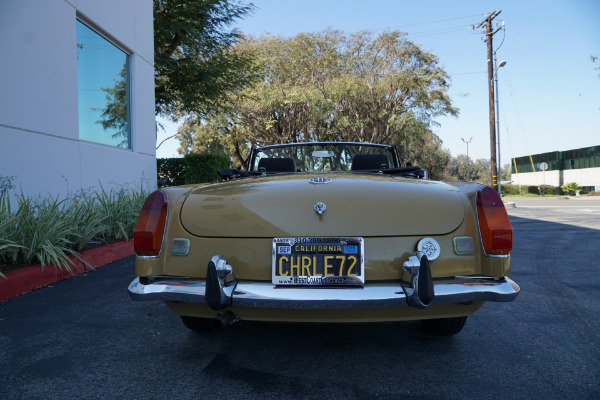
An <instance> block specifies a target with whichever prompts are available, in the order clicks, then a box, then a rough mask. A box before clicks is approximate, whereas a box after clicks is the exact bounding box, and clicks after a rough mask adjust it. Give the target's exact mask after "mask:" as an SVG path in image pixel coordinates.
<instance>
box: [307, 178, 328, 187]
mask: <svg viewBox="0 0 600 400" xmlns="http://www.w3.org/2000/svg"><path fill="white" fill-rule="evenodd" d="M308 182H310V183H312V184H315V185H317V184H320V183H331V182H333V180H332V179H331V178H328V177H326V176H319V177H315V178H310V181H308Z"/></svg>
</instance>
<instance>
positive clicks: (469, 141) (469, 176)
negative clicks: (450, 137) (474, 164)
mask: <svg viewBox="0 0 600 400" xmlns="http://www.w3.org/2000/svg"><path fill="white" fill-rule="evenodd" d="M460 140H462V141H463V143H465V144H466V145H467V180H468V181H470V180H471V168H470V164H469V143H471V141H472V140H473V138H471V139H469V140H465V138H460Z"/></svg>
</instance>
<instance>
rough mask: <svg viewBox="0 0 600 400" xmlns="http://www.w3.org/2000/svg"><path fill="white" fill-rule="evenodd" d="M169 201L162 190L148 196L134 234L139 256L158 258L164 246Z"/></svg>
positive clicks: (136, 251) (134, 245) (135, 247)
mask: <svg viewBox="0 0 600 400" xmlns="http://www.w3.org/2000/svg"><path fill="white" fill-rule="evenodd" d="M168 204H169V200H168V199H167V195H166V194H165V192H163V191H162V190H157V191H156V192H153V193H152V194H150V196H148V198H147V199H146V202H145V203H144V206H143V207H142V211H141V212H140V216H139V218H138V220H137V224H135V232H134V233H133V249H134V251H135V254H137V255H138V256H157V255H158V254H159V253H160V248H161V246H162V240H163V234H164V232H165V222H166V220H167V206H168Z"/></svg>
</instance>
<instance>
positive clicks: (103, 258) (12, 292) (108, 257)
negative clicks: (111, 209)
mask: <svg viewBox="0 0 600 400" xmlns="http://www.w3.org/2000/svg"><path fill="white" fill-rule="evenodd" d="M131 255H133V239H131V240H127V241H122V242H117V243H113V244H109V245H108V246H104V247H98V248H96V249H92V250H87V251H84V252H82V253H80V256H81V258H83V259H84V260H86V261H87V262H88V263H89V264H90V265H92V266H93V267H94V268H97V267H101V266H103V265H106V264H109V263H111V262H113V261H117V260H120V259H122V258H125V257H129V256H131ZM70 258H71V261H72V262H73V264H72V265H71V272H69V271H67V270H65V269H64V268H58V267H56V265H54V264H48V265H46V266H45V267H44V268H43V269H42V267H41V265H40V264H35V265H31V266H29V267H25V268H21V269H18V270H16V271H9V272H7V273H5V274H4V275H5V276H6V279H4V278H2V277H0V302H3V301H5V300H8V299H12V298H14V297H17V296H20V295H22V294H24V293H27V292H31V291H32V290H35V289H39V288H41V287H44V286H48V285H51V284H53V283H56V282H58V281H61V280H63V279H67V278H70V277H72V276H75V275H79V274H82V273H84V272H87V271H90V270H91V268H90V267H88V266H87V265H85V264H84V263H82V262H81V261H80V260H79V259H77V258H76V257H74V256H70Z"/></svg>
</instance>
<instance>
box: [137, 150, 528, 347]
mask: <svg viewBox="0 0 600 400" xmlns="http://www.w3.org/2000/svg"><path fill="white" fill-rule="evenodd" d="M219 174H220V175H221V177H222V178H223V182H220V183H211V184H203V185H197V186H187V187H176V188H166V189H161V190H159V191H157V192H154V193H153V194H152V195H151V196H150V197H149V198H148V200H147V201H146V204H145V205H144V208H143V210H142V213H141V215H140V218H139V220H138V224H137V226H136V231H135V249H136V254H137V258H136V274H137V275H138V278H136V279H135V280H134V281H133V282H132V283H131V285H130V286H129V293H130V295H131V296H132V298H133V299H135V300H160V301H164V302H166V304H167V305H168V306H169V307H170V308H171V310H172V311H173V312H175V313H176V314H178V315H180V316H181V317H182V320H183V322H184V323H185V325H186V326H187V327H188V328H190V329H193V330H205V329H208V328H210V327H211V326H212V327H217V328H220V327H223V326H226V325H227V324H230V323H233V322H235V321H238V320H244V319H246V320H257V321H294V322H377V321H403V320H421V321H423V327H424V328H425V329H426V330H427V331H429V332H433V333H437V334H444V335H449V334H455V333H458V332H459V331H460V330H461V329H462V328H463V326H464V324H465V321H466V318H467V317H468V316H469V315H471V314H473V313H474V312H475V311H476V310H477V309H479V308H480V307H481V306H482V305H483V304H484V303H485V302H507V301H512V300H514V299H515V298H516V296H517V295H518V293H519V287H518V286H517V284H516V283H514V282H513V281H512V280H511V279H510V278H509V277H508V276H509V275H510V251H511V249H512V227H511V225H510V221H509V219H508V216H507V214H506V211H505V209H504V206H503V204H502V201H501V199H500V197H499V196H498V195H497V193H496V192H495V191H494V190H492V189H491V188H489V187H487V186H484V185H481V184H478V183H461V182H454V183H443V182H435V181H430V180H428V179H426V178H427V173H426V171H423V170H421V169H419V168H418V167H411V166H403V165H401V163H400V160H399V158H398V155H397V152H396V151H395V148H394V147H392V146H384V145H373V144H365V143H330V142H326V143H300V144H290V145H275V146H267V147H260V148H256V149H254V150H253V151H252V154H251V157H250V162H249V165H248V168H247V170H245V171H240V170H222V171H219Z"/></svg>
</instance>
